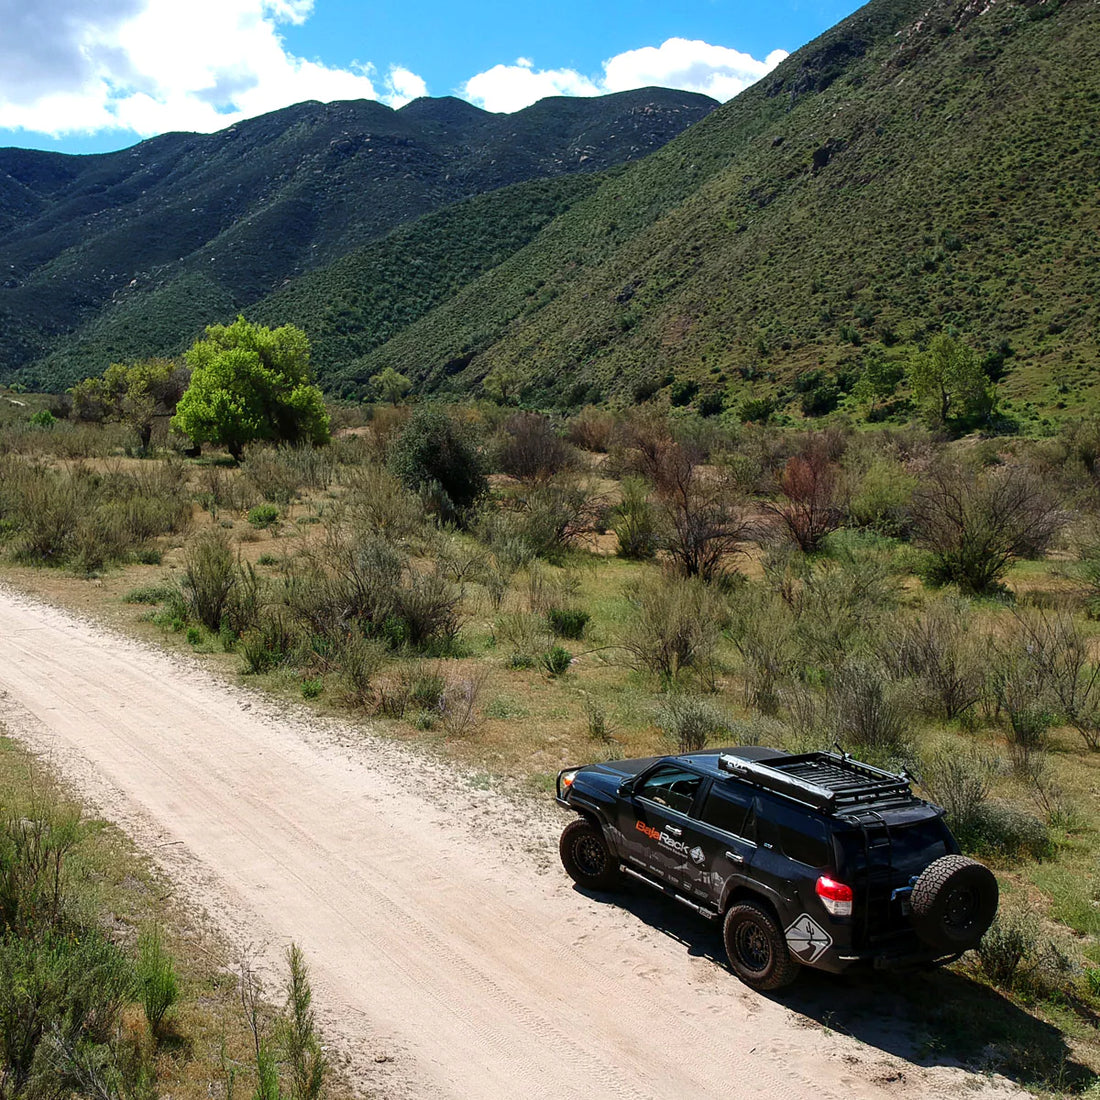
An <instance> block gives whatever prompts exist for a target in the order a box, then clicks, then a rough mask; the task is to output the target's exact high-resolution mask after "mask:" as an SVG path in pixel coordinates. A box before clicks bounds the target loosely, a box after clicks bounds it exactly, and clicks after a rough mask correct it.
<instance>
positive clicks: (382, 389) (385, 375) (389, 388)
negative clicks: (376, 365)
mask: <svg viewBox="0 0 1100 1100" xmlns="http://www.w3.org/2000/svg"><path fill="white" fill-rule="evenodd" d="M370 384H371V389H373V390H374V392H375V393H376V394H378V396H379V397H381V398H382V400H383V401H388V402H389V403H390V404H391V405H397V404H399V403H400V401H401V398H402V397H404V396H405V394H407V393H408V392H409V390H411V389H412V382H410V381H409V379H408V378H406V377H405V376H404V375H403V374H401V373H399V372H398V371H395V370H394V369H393V367H387V368H386V369H385V370H384V371H379V373H378V374H375V375H372V376H371V380H370Z"/></svg>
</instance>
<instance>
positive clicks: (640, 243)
mask: <svg viewBox="0 0 1100 1100" xmlns="http://www.w3.org/2000/svg"><path fill="white" fill-rule="evenodd" d="M1098 139H1100V8H1098V7H1097V5H1096V4H1095V3H1092V2H1089V0H1063V2H1061V3H1059V2H1058V0H1045V2H1043V3H1034V2H1020V0H1000V2H998V3H996V4H989V5H986V4H979V3H977V2H976V0H967V2H964V3H960V2H957V0H952V2H943V0H937V2H934V3H932V4H929V0H873V2H872V3H870V4H868V5H867V6H866V7H864V8H862V9H861V10H860V11H858V12H857V13H856V14H855V15H853V16H851V17H850V18H849V19H847V20H845V21H844V22H842V23H840V24H839V25H838V26H837V27H835V28H833V29H832V30H831V31H829V32H828V33H826V34H825V35H823V36H822V37H821V38H819V39H817V40H816V41H815V42H812V43H810V44H809V45H808V46H806V47H804V48H803V49H802V50H800V51H798V52H797V53H795V54H794V55H792V56H791V57H790V58H789V59H787V61H785V62H784V63H783V64H782V65H781V66H780V67H779V68H778V69H776V70H775V72H774V73H772V74H771V75H770V76H769V77H767V78H765V79H764V80H763V81H761V82H760V83H759V84H757V85H756V86H754V87H753V88H750V89H749V90H747V91H746V92H744V93H743V94H742V95H740V96H738V97H737V98H736V99H735V100H733V101H731V102H730V103H728V104H726V105H725V106H724V107H722V108H720V109H719V110H717V111H715V112H714V113H713V114H711V115H710V116H709V117H708V118H706V119H705V120H704V121H702V122H701V123H699V124H698V125H696V126H694V127H693V128H692V129H691V130H689V131H688V132H686V133H685V134H683V135H682V136H681V137H679V138H678V139H676V140H675V141H673V142H671V143H670V144H668V145H667V146H665V147H664V148H663V149H661V150H660V151H659V152H657V153H655V154H653V155H652V156H650V157H649V158H647V159H645V160H644V161H642V162H640V163H638V164H636V165H632V166H631V167H630V168H629V169H627V170H626V171H624V172H623V173H621V174H620V175H618V176H617V177H616V178H614V179H612V180H609V181H607V182H605V183H604V184H603V185H602V186H601V187H600V188H599V189H598V190H597V191H596V192H595V193H594V194H593V195H592V196H591V197H589V198H587V199H584V200H583V201H581V202H578V203H577V204H575V205H574V206H573V207H572V208H571V209H570V210H569V211H568V212H567V213H565V214H564V215H563V216H562V217H560V218H558V219H557V220H555V221H554V222H553V223H552V224H551V225H549V226H548V227H547V228H546V229H545V230H543V231H542V232H541V233H540V234H539V236H538V237H537V238H535V240H534V241H532V243H531V244H530V245H528V246H527V247H526V248H524V249H522V250H521V251H519V252H518V253H516V254H515V255H514V256H513V257H511V258H510V259H508V260H507V261H505V262H504V263H503V264H501V265H500V266H499V267H497V268H495V269H494V270H493V271H491V272H488V273H487V274H485V275H483V276H481V277H480V278H479V279H477V280H475V281H474V282H473V283H471V284H469V285H468V286H467V287H466V288H465V289H464V290H463V291H462V292H461V293H459V294H458V295H456V296H455V297H453V298H452V299H450V300H449V301H447V302H446V303H444V304H443V305H441V306H440V307H438V308H437V309H435V310H433V311H432V312H431V313H429V314H428V315H427V316H425V317H424V318H422V319H421V320H420V321H418V322H417V323H415V324H413V325H411V326H409V327H408V328H406V329H405V330H404V331H402V332H401V333H399V334H398V335H397V336H395V337H394V338H393V339H391V340H390V341H388V342H387V343H386V344H385V345H383V346H382V347H380V348H378V349H376V350H375V351H373V352H371V353H370V354H368V355H367V356H365V357H364V358H362V359H361V360H360V361H359V362H357V363H356V364H355V365H354V366H353V368H352V371H351V375H352V376H353V377H354V378H356V379H359V380H363V379H365V378H367V377H369V375H371V374H373V373H374V372H376V371H377V370H379V369H381V368H382V367H384V366H386V365H393V366H395V367H397V368H398V369H400V370H402V371H403V372H404V373H406V374H410V375H412V376H414V377H416V378H417V380H418V382H419V384H420V385H421V386H422V387H423V388H425V389H428V390H432V389H439V388H442V389H447V390H464V389H470V388H476V387H477V385H478V383H479V380H480V379H481V378H483V377H484V376H485V374H486V373H487V372H489V371H490V370H493V369H495V368H501V369H506V370H508V371H510V372H513V373H516V374H518V375H520V376H523V377H526V378H528V379H529V387H528V395H529V397H530V399H531V400H534V401H541V402H544V403H556V404H559V405H569V404H574V403H576V402H578V401H582V400H592V399H598V398H602V397H613V396H616V395H617V396H619V397H623V398H626V399H629V398H630V397H631V395H632V394H633V393H634V392H635V391H639V390H640V391H642V392H645V391H648V390H649V389H651V388H652V387H654V386H662V385H667V384H668V383H669V382H670V381H671V380H673V379H693V380H697V381H698V382H700V383H701V384H702V392H704V393H705V392H706V391H707V390H708V389H710V390H718V391H721V392H722V393H723V394H724V396H725V397H726V399H727V401H732V400H737V399H740V398H743V397H745V396H749V395H752V394H754V393H760V392H769V387H772V388H774V384H775V382H776V380H778V381H782V380H784V379H788V380H789V379H791V378H793V377H795V376H796V375H797V374H798V373H800V372H803V371H806V370H808V369H816V368H824V369H826V370H830V371H841V372H850V371H852V370H854V369H858V368H859V366H860V364H861V362H862V361H863V360H864V357H865V356H867V355H869V354H880V353H882V354H886V355H887V356H893V357H904V356H905V355H907V354H909V352H910V350H911V349H912V348H913V347H916V346H919V345H920V344H921V343H922V341H923V340H925V339H926V338H927V336H928V334H930V333H932V332H935V331H939V330H942V329H947V330H951V331H956V332H958V333H959V334H961V335H962V336H963V337H964V338H965V339H966V340H968V341H969V342H970V343H972V344H973V345H974V346H975V347H976V348H979V349H981V350H986V349H993V355H992V357H991V359H990V363H991V365H993V366H1000V367H1002V369H1007V372H1008V373H1007V377H1006V378H1005V380H1004V382H1003V383H1002V387H1003V390H1004V392H1006V393H1007V394H1009V395H1017V396H1023V397H1027V398H1030V399H1033V400H1035V401H1036V402H1038V403H1040V404H1042V405H1043V406H1045V407H1065V406H1068V407H1069V408H1070V409H1073V408H1076V407H1078V405H1079V404H1080V403H1083V402H1086V401H1090V400H1093V399H1095V398H1097V397H1100V386H1098V383H1100V374H1098V373H1097V371H1098V369H1100V357H1098V349H1097V344H1098V339H1100V304H1098V303H1100V256H1098V255H1097V252H1096V249H1095V241H1096V239H1097V236H1096V235H1097V231H1098V230H1100V191H1098V190H1097V188H1096V185H1095V181H1096V179H1097V178H1098V174H1100V155H1098V154H1100V141H1098Z"/></svg>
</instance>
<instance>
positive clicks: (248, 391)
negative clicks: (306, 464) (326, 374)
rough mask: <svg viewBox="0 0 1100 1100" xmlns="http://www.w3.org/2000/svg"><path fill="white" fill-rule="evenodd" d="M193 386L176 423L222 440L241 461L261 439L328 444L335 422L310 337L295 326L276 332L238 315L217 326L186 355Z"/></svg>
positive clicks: (202, 438)
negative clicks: (314, 366)
mask: <svg viewBox="0 0 1100 1100" xmlns="http://www.w3.org/2000/svg"><path fill="white" fill-rule="evenodd" d="M187 362H188V364H189V365H190V367H191V372H192V373H191V385H190V386H189V387H188V389H187V392H186V393H185V394H184V395H183V397H182V398H181V399H180V403H179V408H178V409H177V411H176V415H175V417H174V418H173V419H172V426H173V427H174V428H177V429H179V431H181V432H183V433H185V434H186V435H189V436H190V437H191V439H193V440H194V441H195V442H196V443H217V444H220V445H222V446H224V447H226V448H227V449H228V450H229V453H230V454H231V455H232V456H233V457H234V458H235V459H237V460H238V461H240V458H241V455H242V454H243V453H244V448H245V445H246V444H248V443H252V442H254V441H255V440H270V441H273V442H278V443H306V442H308V443H314V444H319V443H327V442H328V439H329V419H328V415H327V414H326V413H325V405H324V398H323V397H322V395H321V391H320V390H319V389H318V388H317V387H316V386H314V385H313V384H312V381H313V375H312V371H311V370H310V366H309V339H308V338H307V337H306V334H305V333H304V332H303V331H302V330H301V329H300V328H297V327H296V326H294V325H283V326H281V327H280V328H277V329H270V328H267V327H266V326H264V325H254V324H250V323H249V322H248V321H246V320H245V319H244V318H243V317H238V318H237V320H236V321H234V322H233V324H231V325H211V326H210V327H209V328H208V329H207V330H206V336H205V337H204V338H203V339H201V340H196V341H195V343H194V344H193V345H192V346H191V349H190V350H189V351H188V352H187Z"/></svg>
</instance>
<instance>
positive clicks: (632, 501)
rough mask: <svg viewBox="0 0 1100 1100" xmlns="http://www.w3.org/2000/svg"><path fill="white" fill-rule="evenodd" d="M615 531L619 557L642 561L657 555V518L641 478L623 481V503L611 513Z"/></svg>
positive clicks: (628, 478) (645, 485) (647, 489)
mask: <svg viewBox="0 0 1100 1100" xmlns="http://www.w3.org/2000/svg"><path fill="white" fill-rule="evenodd" d="M614 531H615V536H616V538H618V540H619V550H618V553H619V556H620V557H623V558H630V559H632V560H635V561H644V560H647V559H649V558H652V557H653V555H654V554H655V553H656V552H657V514H656V512H655V510H654V508H653V504H652V503H651V502H650V499H649V486H648V485H647V484H646V482H645V481H644V480H643V479H642V478H640V477H626V478H623V482H622V500H621V501H620V502H619V504H618V506H617V507H616V508H615V511H614Z"/></svg>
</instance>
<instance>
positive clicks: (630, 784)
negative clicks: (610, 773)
mask: <svg viewBox="0 0 1100 1100" xmlns="http://www.w3.org/2000/svg"><path fill="white" fill-rule="evenodd" d="M633 793H634V780H633V779H624V780H623V781H622V782H621V783H620V784H619V794H620V795H621V796H626V795H631V794H633Z"/></svg>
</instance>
